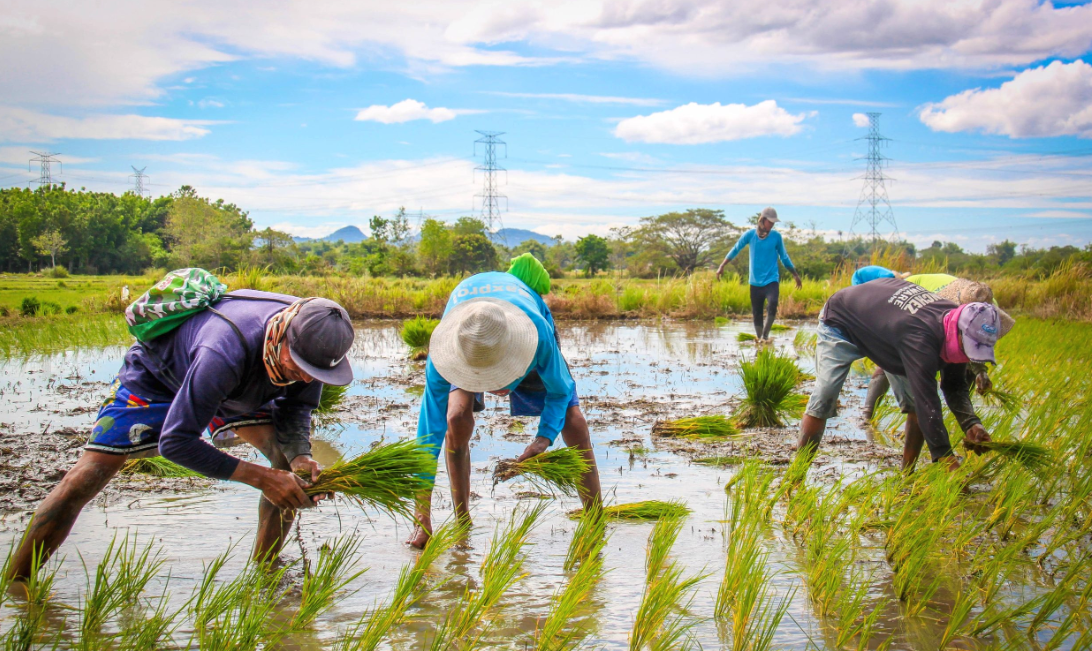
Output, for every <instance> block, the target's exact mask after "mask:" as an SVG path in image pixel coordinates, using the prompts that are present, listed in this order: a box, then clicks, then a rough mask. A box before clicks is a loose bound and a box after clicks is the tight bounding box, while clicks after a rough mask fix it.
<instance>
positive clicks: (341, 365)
mask: <svg viewBox="0 0 1092 651" xmlns="http://www.w3.org/2000/svg"><path fill="white" fill-rule="evenodd" d="M288 354H289V355H291V356H292V361H293V362H295V363H296V366H298V367H300V369H301V370H302V371H303V372H304V373H306V374H308V375H310V376H311V377H313V378H314V379H316V380H318V381H319V382H322V383H323V384H332V385H334V386H339V387H343V386H345V385H346V384H349V383H350V382H352V381H353V365H352V364H350V363H349V357H348V356H346V357H344V358H342V360H341V361H340V362H338V363H337V364H335V365H334V366H333V367H331V368H319V367H317V366H314V365H312V364H308V363H307V361H306V360H304V359H303V358H301V357H300V356H298V355H296V351H294V350H292V347H291V346H289V347H288Z"/></svg>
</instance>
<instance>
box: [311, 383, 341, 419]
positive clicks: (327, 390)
mask: <svg viewBox="0 0 1092 651" xmlns="http://www.w3.org/2000/svg"><path fill="white" fill-rule="evenodd" d="M348 393H349V385H344V386H338V385H336V384H324V385H322V395H320V396H319V404H318V407H316V408H315V410H314V411H313V412H311V417H312V418H313V419H314V420H315V423H316V424H317V425H319V426H323V425H326V424H328V423H330V422H333V421H335V420H337V412H338V408H339V407H340V406H341V403H342V401H344V400H345V396H346V395H347V394H348Z"/></svg>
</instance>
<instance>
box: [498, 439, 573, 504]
mask: <svg viewBox="0 0 1092 651" xmlns="http://www.w3.org/2000/svg"><path fill="white" fill-rule="evenodd" d="M588 469H589V466H588V461H587V460H586V459H585V458H584V455H583V453H581V452H580V450H578V449H577V448H573V447H564V448H558V449H556V450H549V451H547V452H543V453H542V454H539V455H536V456H533V457H531V458H530V459H525V460H523V461H516V460H514V459H510V460H502V461H500V462H498V463H497V467H496V469H495V470H494V471H493V485H494V486H495V485H497V483H499V482H502V481H508V480H509V479H512V478H514V477H523V478H524V479H526V480H527V482H528V483H529V484H531V485H532V486H534V487H535V488H536V489H537V490H539V491H543V492H550V493H553V491H554V489H556V490H558V491H560V492H561V493H562V494H563V495H568V496H569V497H576V496H578V495H579V494H580V491H581V486H582V485H581V483H580V481H581V479H582V478H583V477H584V474H585V473H587V472H588Z"/></svg>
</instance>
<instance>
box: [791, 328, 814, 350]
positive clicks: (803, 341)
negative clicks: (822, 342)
mask: <svg viewBox="0 0 1092 651" xmlns="http://www.w3.org/2000/svg"><path fill="white" fill-rule="evenodd" d="M818 340H819V337H818V335H816V334H815V333H814V332H805V331H803V330H797V331H796V336H795V337H793V338H792V347H793V348H795V349H796V350H797V351H798V352H802V353H806V352H810V351H813V350H815V344H816V342H817V341H818Z"/></svg>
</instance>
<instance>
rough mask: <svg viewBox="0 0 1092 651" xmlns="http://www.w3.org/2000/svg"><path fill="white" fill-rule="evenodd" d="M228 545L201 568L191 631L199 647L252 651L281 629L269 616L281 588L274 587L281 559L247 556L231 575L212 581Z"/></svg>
mask: <svg viewBox="0 0 1092 651" xmlns="http://www.w3.org/2000/svg"><path fill="white" fill-rule="evenodd" d="M232 551H233V549H228V550H227V551H225V552H224V553H223V554H221V555H220V556H218V557H217V558H216V559H215V560H213V561H212V563H210V564H209V565H208V566H206V568H205V574H204V577H203V578H202V580H201V583H200V584H199V585H198V586H197V589H196V592H195V594H194V596H193V599H192V602H191V603H192V604H193V606H192V616H193V623H194V635H195V636H196V637H197V641H198V645H199V646H200V648H201V649H202V651H206V650H207V651H257V649H258V648H260V647H263V646H269V645H272V644H275V643H276V642H277V640H279V639H281V638H282V637H283V636H284V635H285V633H286V632H287V631H286V629H284V628H283V627H274V626H272V625H271V623H270V618H271V616H272V615H273V613H274V610H275V608H276V606H277V604H278V603H279V602H280V601H281V599H282V598H283V597H284V595H285V592H286V590H285V589H283V588H280V587H279V586H280V585H281V583H282V581H283V579H284V573H285V571H287V569H288V566H287V565H281V566H279V567H278V566H277V565H276V564H275V563H274V562H273V561H272V559H270V560H259V561H251V562H250V563H249V564H248V565H247V567H246V568H245V569H244V570H243V571H242V572H241V573H239V575H238V576H236V577H235V578H234V579H232V580H230V581H226V582H222V583H218V582H217V578H218V577H219V575H220V573H221V571H222V570H223V567H224V565H225V564H226V563H227V561H228V559H229V558H230V555H231V553H232Z"/></svg>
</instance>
